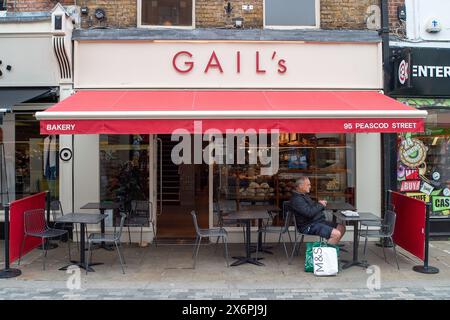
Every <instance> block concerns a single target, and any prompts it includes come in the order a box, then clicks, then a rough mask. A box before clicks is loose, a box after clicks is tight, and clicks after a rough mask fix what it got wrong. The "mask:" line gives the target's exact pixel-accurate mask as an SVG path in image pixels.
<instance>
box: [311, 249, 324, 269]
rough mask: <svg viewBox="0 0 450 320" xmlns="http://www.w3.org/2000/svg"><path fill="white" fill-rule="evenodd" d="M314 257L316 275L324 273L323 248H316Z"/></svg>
mask: <svg viewBox="0 0 450 320" xmlns="http://www.w3.org/2000/svg"><path fill="white" fill-rule="evenodd" d="M313 257H314V273H323V272H324V270H323V256H322V248H321V247H316V248H313Z"/></svg>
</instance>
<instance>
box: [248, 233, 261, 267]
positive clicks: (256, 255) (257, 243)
mask: <svg viewBox="0 0 450 320" xmlns="http://www.w3.org/2000/svg"><path fill="white" fill-rule="evenodd" d="M251 236H252V235H251V234H250V237H251ZM258 237H259V232H258ZM258 252H259V241H258V239H256V252H255V260H256V261H258Z"/></svg>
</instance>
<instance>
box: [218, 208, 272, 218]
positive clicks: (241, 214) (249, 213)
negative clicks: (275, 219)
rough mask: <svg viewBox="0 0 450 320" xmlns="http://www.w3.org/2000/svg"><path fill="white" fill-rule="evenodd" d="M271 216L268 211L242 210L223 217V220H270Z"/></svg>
mask: <svg viewBox="0 0 450 320" xmlns="http://www.w3.org/2000/svg"><path fill="white" fill-rule="evenodd" d="M269 218H270V216H269V214H268V213H267V210H264V209H262V210H240V211H231V212H229V213H228V214H227V215H224V216H223V217H222V219H223V220H254V219H269Z"/></svg>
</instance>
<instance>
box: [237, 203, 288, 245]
mask: <svg viewBox="0 0 450 320" xmlns="http://www.w3.org/2000/svg"><path fill="white" fill-rule="evenodd" d="M241 208H242V210H244V211H254V210H266V211H267V213H269V218H270V216H271V215H270V212H277V213H278V212H279V211H281V209H280V208H278V207H277V206H275V205H245V206H242V207H241ZM262 220H263V219H258V229H261V228H262ZM271 248H272V247H264V246H263V243H262V233H261V232H259V234H258V252H265V253H268V254H273V252H272V251H270V250H269V249H271ZM251 250H252V252H255V251H256V248H251Z"/></svg>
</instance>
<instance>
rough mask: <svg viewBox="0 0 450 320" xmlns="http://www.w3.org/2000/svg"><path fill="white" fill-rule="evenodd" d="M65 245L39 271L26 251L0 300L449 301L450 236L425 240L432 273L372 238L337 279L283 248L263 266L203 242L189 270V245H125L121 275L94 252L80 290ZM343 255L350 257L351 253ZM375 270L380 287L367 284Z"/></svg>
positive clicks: (37, 255)
mask: <svg viewBox="0 0 450 320" xmlns="http://www.w3.org/2000/svg"><path fill="white" fill-rule="evenodd" d="M0 244H1V243H0ZM346 245H347V246H349V247H350V244H346ZM2 247H3V246H1V245H0V257H1V256H2V255H1V253H2V252H1V251H2ZM66 251H67V250H66V248H65V247H64V246H60V247H59V248H57V249H55V250H52V251H49V253H48V257H47V269H46V270H42V256H41V255H42V252H40V251H38V250H35V251H33V252H31V253H29V254H27V255H26V256H25V257H24V259H23V260H22V264H21V265H20V266H18V265H17V263H14V264H13V265H12V267H13V268H19V269H20V270H21V271H22V275H21V276H19V277H17V278H14V279H0V300H18V299H26V300H38V299H39V300H117V299H129V300H144V299H145V300H147V299H151V300H161V299H164V300H205V299H215V300H254V299H258V300H259V299H262V300H291V299H293V300H300V299H304V300H380V299H383V300H412V299H414V300H450V241H436V242H433V243H432V244H431V245H430V265H432V266H436V267H438V268H439V270H440V272H439V273H438V274H435V275H424V274H420V273H417V272H414V271H412V267H413V266H415V265H418V264H420V263H421V262H420V261H418V260H417V259H415V258H414V257H412V256H411V255H409V254H408V253H406V252H405V251H403V250H401V249H400V250H399V251H400V252H399V257H398V258H399V263H400V270H398V269H397V267H396V264H395V262H394V259H393V252H388V259H387V260H386V261H385V259H384V257H383V253H382V249H381V248H379V247H377V246H376V245H375V244H374V243H371V244H369V247H368V254H367V260H368V261H370V263H371V266H373V267H377V268H376V269H374V270H372V271H373V272H368V271H369V270H365V269H362V268H359V267H353V268H350V269H346V270H342V271H341V272H339V274H338V275H337V276H336V277H315V276H314V275H313V274H311V273H306V272H304V270H303V269H304V256H303V255H301V256H299V257H295V259H294V261H293V263H292V264H291V265H290V264H288V263H287V261H286V256H285V254H284V250H283V248H282V246H279V247H275V248H274V254H273V255H265V256H264V260H263V261H264V264H265V266H264V267H256V266H253V265H242V266H239V267H230V268H227V267H226V264H225V260H224V257H223V255H222V252H221V250H216V246H214V245H204V246H202V248H201V254H200V255H199V259H198V262H197V266H196V268H195V269H194V268H192V246H171V245H166V246H164V245H158V247H156V246H149V247H147V248H140V247H137V246H133V245H131V246H126V245H125V246H124V255H125V257H126V261H127V266H126V268H125V269H126V274H122V272H121V268H120V263H119V261H118V258H117V255H116V253H115V252H113V253H111V252H109V251H105V250H96V251H95V254H94V261H96V262H97V261H99V262H104V265H101V266H95V270H96V272H92V273H89V274H88V275H86V274H85V272H84V271H83V272H78V276H79V280H78V281H79V285H80V288H81V290H69V289H68V283H69V280H70V279H71V278H72V276H75V275H76V274H77V273H76V272H75V273H71V272H65V271H59V270H58V269H59V268H60V267H61V266H64V265H65V264H66V263H67V260H68V256H67V252H66ZM390 251H392V250H390ZM241 252H242V245H241V244H231V245H230V256H233V255H239V254H240V253H241ZM343 255H344V256H343V258H347V259H348V258H350V257H351V253H347V254H343ZM2 267H3V265H2V263H1V261H0V269H1V268H2ZM377 270H378V271H377ZM78 271H80V270H78ZM375 275H377V277H379V280H378V282H379V285H380V287H379V288H380V289H379V290H369V289H368V288H369V287H370V286H368V285H369V284H374V283H372V282H371V279H372V280H373V279H377V277H375Z"/></svg>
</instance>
